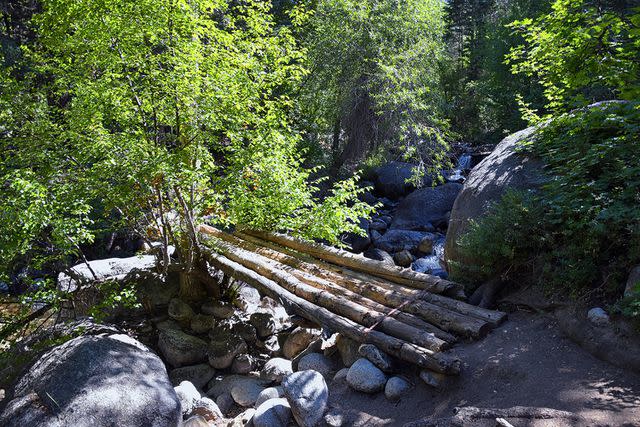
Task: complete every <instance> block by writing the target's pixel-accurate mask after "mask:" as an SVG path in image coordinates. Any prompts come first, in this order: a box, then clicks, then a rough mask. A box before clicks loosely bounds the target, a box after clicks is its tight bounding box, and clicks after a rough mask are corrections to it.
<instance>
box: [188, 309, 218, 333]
mask: <svg viewBox="0 0 640 427" xmlns="http://www.w3.org/2000/svg"><path fill="white" fill-rule="evenodd" d="M214 326H215V319H214V317H213V316H207V315H204V314H196V315H195V316H193V318H192V319H191V330H192V331H193V332H195V333H196V334H206V333H207V332H209V331H210V330H211V329H213V327H214Z"/></svg>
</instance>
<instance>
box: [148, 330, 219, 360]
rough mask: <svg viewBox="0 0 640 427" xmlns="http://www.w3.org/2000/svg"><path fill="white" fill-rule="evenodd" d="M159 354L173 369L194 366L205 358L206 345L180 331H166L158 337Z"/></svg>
mask: <svg viewBox="0 0 640 427" xmlns="http://www.w3.org/2000/svg"><path fill="white" fill-rule="evenodd" d="M158 348H159V349H160V353H162V355H163V356H164V358H165V359H166V360H167V362H168V363H169V365H171V366H173V367H179V366H185V365H194V364H196V363H199V362H203V361H204V360H205V359H206V358H207V343H206V341H204V340H201V339H200V338H198V337H194V336H192V335H187V334H185V333H184V332H182V331H179V330H173V329H166V330H164V331H161V332H160V334H159V337H158Z"/></svg>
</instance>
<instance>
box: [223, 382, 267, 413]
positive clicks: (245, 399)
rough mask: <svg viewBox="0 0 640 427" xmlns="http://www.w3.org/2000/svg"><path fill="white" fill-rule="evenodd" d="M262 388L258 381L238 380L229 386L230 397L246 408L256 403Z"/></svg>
mask: <svg viewBox="0 0 640 427" xmlns="http://www.w3.org/2000/svg"><path fill="white" fill-rule="evenodd" d="M263 390H264V386H263V385H262V384H261V383H260V382H259V381H238V382H237V383H236V384H235V385H234V386H233V387H232V388H231V397H233V400H234V401H235V402H236V403H237V404H238V405H240V406H243V407H245V408H248V407H250V406H253V405H254V404H255V403H256V400H258V396H260V393H262V391H263Z"/></svg>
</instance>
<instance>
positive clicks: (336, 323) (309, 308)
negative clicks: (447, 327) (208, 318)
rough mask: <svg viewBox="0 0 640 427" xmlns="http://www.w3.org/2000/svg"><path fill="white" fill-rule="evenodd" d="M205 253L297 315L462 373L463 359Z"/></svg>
mask: <svg viewBox="0 0 640 427" xmlns="http://www.w3.org/2000/svg"><path fill="white" fill-rule="evenodd" d="M202 254H203V256H204V257H205V258H206V259H207V260H208V261H209V262H210V263H211V264H212V265H213V266H214V267H216V268H218V269H220V270H222V271H224V272H225V273H226V274H229V275H231V276H234V277H236V278H237V279H239V280H242V281H245V282H247V283H249V284H250V285H252V286H254V287H256V288H257V289H258V290H259V291H261V292H262V293H264V294H266V295H268V296H270V297H271V298H273V299H275V300H277V301H280V302H281V303H282V304H283V305H284V306H285V307H286V308H288V309H289V311H290V312H292V313H294V314H298V315H300V316H303V317H305V318H308V319H310V320H312V321H314V322H316V323H318V324H323V325H326V326H328V327H329V328H331V329H333V330H335V331H337V332H339V333H341V334H343V335H345V336H346V337H348V338H351V339H353V340H354V341H357V342H361V343H364V342H368V343H371V344H374V345H376V346H378V347H379V348H380V349H381V350H382V351H384V352H386V353H388V354H390V355H392V356H394V357H397V358H399V359H401V360H404V361H406V362H409V363H412V364H415V365H418V366H420V367H423V368H428V369H432V370H434V371H436V372H441V373H445V374H458V373H459V372H460V365H461V363H460V360H459V359H457V358H455V357H453V356H451V355H449V354H446V353H434V352H431V351H429V350H426V349H423V348H421V347H419V346H416V345H414V344H410V343H407V342H405V341H403V340H400V339H398V338H395V337H391V336H389V335H386V334H384V333H382V332H378V331H375V330H370V329H369V328H366V327H364V326H362V325H359V324H357V323H355V322H353V321H351V320H348V319H345V318H343V317H341V316H337V315H335V314H334V313H332V312H331V311H329V310H327V309H326V308H323V307H319V306H318V305H316V304H313V303H311V302H309V301H306V300H305V299H303V298H301V297H299V296H297V295H295V294H293V293H292V292H290V291H288V290H286V289H284V288H283V287H281V286H280V285H278V284H277V283H276V282H275V281H273V280H270V279H267V278H266V277H263V276H261V275H260V274H258V273H256V272H254V271H252V270H250V269H248V268H246V267H244V266H242V265H241V264H239V263H236V262H234V261H231V260H230V259H228V258H226V257H224V256H222V255H219V254H217V253H213V252H210V251H204V250H203V251H202Z"/></svg>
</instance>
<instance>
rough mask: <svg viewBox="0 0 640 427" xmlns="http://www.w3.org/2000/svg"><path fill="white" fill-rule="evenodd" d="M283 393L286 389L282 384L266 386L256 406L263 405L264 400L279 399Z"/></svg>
mask: <svg viewBox="0 0 640 427" xmlns="http://www.w3.org/2000/svg"><path fill="white" fill-rule="evenodd" d="M283 393H284V391H283V390H282V387H280V386H278V387H267V388H265V389H264V390H262V391H261V392H260V394H259V395H258V398H257V399H256V403H255V406H256V408H258V407H259V406H260V405H262V404H263V403H264V402H266V401H267V400H269V399H277V398H279V397H282V396H283Z"/></svg>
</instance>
